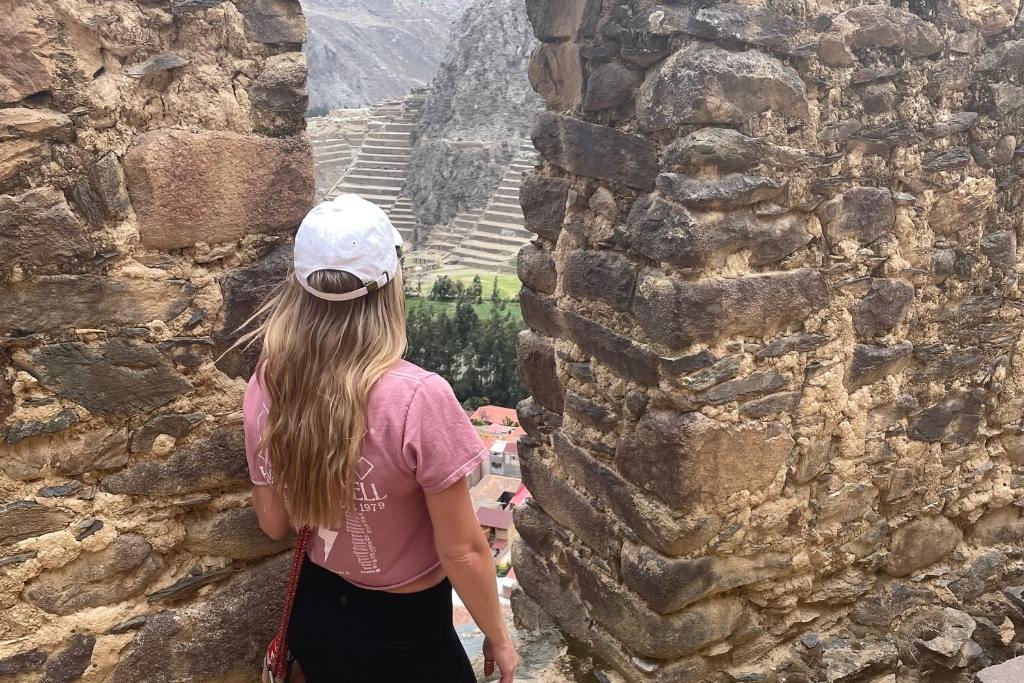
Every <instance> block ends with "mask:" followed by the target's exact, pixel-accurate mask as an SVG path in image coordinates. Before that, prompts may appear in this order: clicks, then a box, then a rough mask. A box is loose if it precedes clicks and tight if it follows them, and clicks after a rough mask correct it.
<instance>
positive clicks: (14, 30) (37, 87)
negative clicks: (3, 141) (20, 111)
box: [0, 12, 55, 103]
mask: <svg viewBox="0 0 1024 683" xmlns="http://www.w3.org/2000/svg"><path fill="white" fill-rule="evenodd" d="M32 19H33V17H32V13H31V12H18V13H16V14H14V16H13V17H12V16H11V15H10V14H8V15H7V18H6V19H5V21H4V22H3V24H2V25H0V103H8V102H17V101H18V100H20V99H22V98H25V97H28V96H29V95H34V94H35V93H38V92H42V91H43V90H48V89H49V88H50V86H51V85H52V83H53V72H54V70H55V64H54V60H53V52H52V48H51V46H50V45H49V41H48V36H47V34H46V32H45V31H44V30H43V28H42V26H40V25H37V24H36V23H35V22H34V21H33V20H32Z"/></svg>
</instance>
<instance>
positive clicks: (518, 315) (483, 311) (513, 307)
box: [405, 278, 523, 320]
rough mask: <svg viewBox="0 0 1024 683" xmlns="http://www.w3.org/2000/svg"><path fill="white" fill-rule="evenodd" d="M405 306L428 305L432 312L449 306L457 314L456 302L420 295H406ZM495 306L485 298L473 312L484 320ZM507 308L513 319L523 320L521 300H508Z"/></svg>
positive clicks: (450, 312) (452, 312) (476, 305)
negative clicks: (423, 297)
mask: <svg viewBox="0 0 1024 683" xmlns="http://www.w3.org/2000/svg"><path fill="white" fill-rule="evenodd" d="M470 280H472V278H470ZM499 287H500V285H499ZM405 307H406V308H407V309H408V310H410V311H411V310H414V309H416V308H419V307H426V309H427V310H429V311H430V312H431V313H436V312H437V311H439V310H440V309H442V308H447V309H448V314H449V315H454V314H455V302H454V301H431V300H430V299H421V298H420V297H417V296H407V297H405ZM493 307H494V304H492V303H491V302H490V301H488V300H487V299H486V298H485V299H484V302H483V303H482V304H474V305H473V312H474V313H476V316H477V317H478V318H480V319H481V320H483V319H485V318H489V317H490V316H491V309H492V308H493ZM505 310H506V311H511V312H512V317H513V319H516V320H522V319H523V312H522V309H520V308H519V302H518V301H507V302H505Z"/></svg>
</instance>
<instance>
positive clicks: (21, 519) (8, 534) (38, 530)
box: [0, 500, 72, 545]
mask: <svg viewBox="0 0 1024 683" xmlns="http://www.w3.org/2000/svg"><path fill="white" fill-rule="evenodd" d="M71 520H72V516H71V512H70V511H68V510H65V509H64V508H57V507H44V506H42V505H40V504H39V503H36V502H34V501H31V500H15V501H12V502H10V503H4V504H3V505H0V545H5V544H7V543H13V542H15V541H20V540H22V539H25V538H31V537H32V536H42V535H43V534H48V533H50V532H51V531H60V530H61V529H63V528H64V527H66V526H67V525H68V524H70V523H71Z"/></svg>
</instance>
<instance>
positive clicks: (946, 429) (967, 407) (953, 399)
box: [908, 388, 985, 444]
mask: <svg viewBox="0 0 1024 683" xmlns="http://www.w3.org/2000/svg"><path fill="white" fill-rule="evenodd" d="M984 407H985V391H984V390H983V389H977V388H974V389H960V390H958V391H956V392H955V393H953V395H951V396H949V397H948V398H945V399H943V400H941V401H939V402H938V403H935V404H933V405H931V406H928V407H927V408H925V409H923V410H921V411H920V412H918V413H917V414H915V415H913V416H911V420H910V429H909V430H908V434H909V436H910V438H911V439H916V440H918V441H929V442H933V443H934V442H940V443H955V444H968V443H971V442H972V441H974V440H975V439H976V438H977V436H978V429H979V428H980V426H981V421H982V419H983V418H984Z"/></svg>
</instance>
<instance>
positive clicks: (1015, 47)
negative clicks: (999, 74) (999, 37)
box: [978, 40, 1024, 71]
mask: <svg viewBox="0 0 1024 683" xmlns="http://www.w3.org/2000/svg"><path fill="white" fill-rule="evenodd" d="M978 69H979V70H981V71H993V70H995V69H1024V40H1007V41H1005V42H1002V43H999V44H997V45H996V46H994V47H993V48H991V49H989V50H986V51H985V54H983V55H982V56H981V59H980V60H978Z"/></svg>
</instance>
